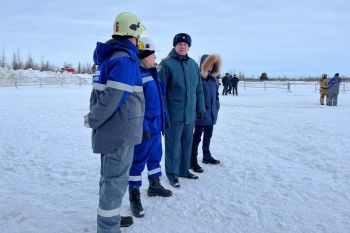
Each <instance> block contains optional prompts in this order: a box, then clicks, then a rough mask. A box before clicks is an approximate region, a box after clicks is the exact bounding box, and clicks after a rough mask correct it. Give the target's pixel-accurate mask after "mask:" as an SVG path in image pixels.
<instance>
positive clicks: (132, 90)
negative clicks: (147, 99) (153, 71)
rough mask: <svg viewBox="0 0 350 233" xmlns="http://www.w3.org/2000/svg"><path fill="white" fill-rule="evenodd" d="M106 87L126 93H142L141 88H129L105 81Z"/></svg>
mask: <svg viewBox="0 0 350 233" xmlns="http://www.w3.org/2000/svg"><path fill="white" fill-rule="evenodd" d="M107 87H110V88H114V89H118V90H122V91H127V92H130V93H132V92H143V89H142V86H131V85H128V84H125V83H121V82H117V81H113V80H108V81H107Z"/></svg>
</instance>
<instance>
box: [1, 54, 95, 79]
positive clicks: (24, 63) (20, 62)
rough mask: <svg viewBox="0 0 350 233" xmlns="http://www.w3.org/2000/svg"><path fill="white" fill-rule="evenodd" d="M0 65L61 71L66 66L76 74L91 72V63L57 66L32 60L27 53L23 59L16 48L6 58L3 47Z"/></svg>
mask: <svg viewBox="0 0 350 233" xmlns="http://www.w3.org/2000/svg"><path fill="white" fill-rule="evenodd" d="M0 67H2V68H9V69H13V70H27V69H32V70H40V71H53V72H57V71H61V68H62V67H68V68H74V70H75V73H78V74H85V73H88V74H91V72H92V71H91V67H92V65H91V63H85V64H82V63H80V62H79V63H78V65H77V66H76V67H74V66H73V65H72V64H71V63H68V62H64V64H63V65H62V66H61V67H57V66H56V65H54V64H51V63H50V62H49V61H48V60H44V59H43V58H42V59H41V61H40V62H36V61H34V59H33V57H32V56H31V55H30V54H29V55H28V56H27V58H26V59H23V58H22V56H21V51H20V50H19V49H17V51H16V52H14V53H13V55H12V59H11V60H9V59H7V57H6V55H5V51H4V49H3V50H2V53H1V55H0Z"/></svg>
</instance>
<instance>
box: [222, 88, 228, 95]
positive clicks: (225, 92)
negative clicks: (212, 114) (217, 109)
mask: <svg viewBox="0 0 350 233" xmlns="http://www.w3.org/2000/svg"><path fill="white" fill-rule="evenodd" d="M227 88H228V86H224V89H223V90H222V95H227Z"/></svg>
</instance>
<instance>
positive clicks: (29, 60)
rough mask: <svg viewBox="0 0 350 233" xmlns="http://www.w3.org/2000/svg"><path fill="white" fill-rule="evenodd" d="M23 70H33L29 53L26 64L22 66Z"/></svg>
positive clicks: (32, 62)
mask: <svg viewBox="0 0 350 233" xmlns="http://www.w3.org/2000/svg"><path fill="white" fill-rule="evenodd" d="M24 69H25V70H27V69H34V61H33V58H32V56H31V55H30V53H29V55H28V58H27V61H26V64H25V65H24Z"/></svg>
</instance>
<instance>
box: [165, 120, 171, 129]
mask: <svg viewBox="0 0 350 233" xmlns="http://www.w3.org/2000/svg"><path fill="white" fill-rule="evenodd" d="M165 127H166V128H167V129H169V128H170V121H168V122H167V123H166V125H165Z"/></svg>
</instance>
